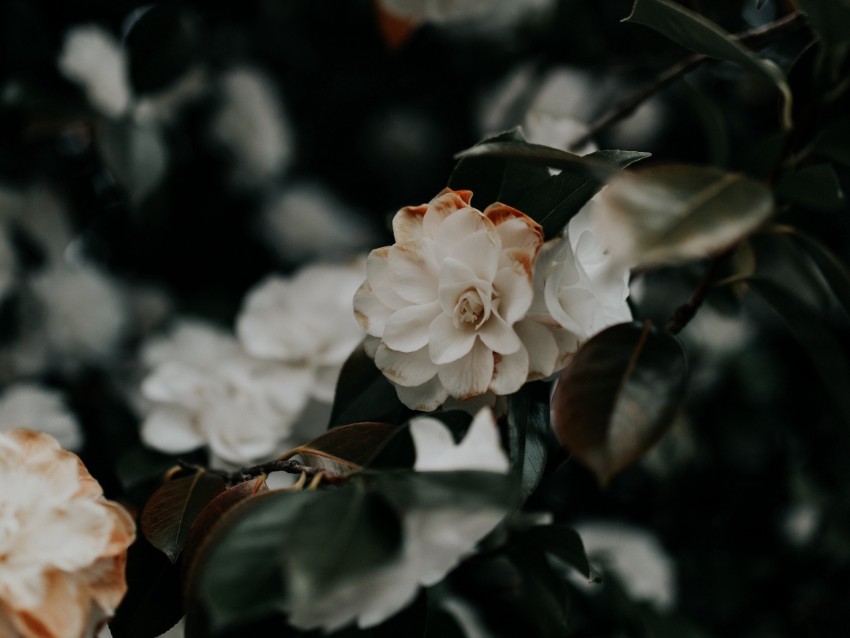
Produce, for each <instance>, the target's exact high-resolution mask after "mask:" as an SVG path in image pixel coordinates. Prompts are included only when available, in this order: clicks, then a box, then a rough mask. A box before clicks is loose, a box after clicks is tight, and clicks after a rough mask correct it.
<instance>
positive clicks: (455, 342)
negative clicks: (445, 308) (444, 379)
mask: <svg viewBox="0 0 850 638" xmlns="http://www.w3.org/2000/svg"><path fill="white" fill-rule="evenodd" d="M474 343H475V330H473V328H472V326H469V327H466V326H465V325H463V326H461V327H460V328H455V325H454V322H453V321H452V318H451V317H450V316H449V315H447V314H444V313H440V315H439V316H438V317H437V318H436V319H434V321H432V322H431V326H430V328H429V330H428V351H429V353H430V355H431V360H432V361H433V362H434V363H437V364H443V363H450V362H452V361H457V360H458V359H460V358H461V357H463V356H466V355H467V354H468V353H469V351H470V350H471V349H472V346H473V344H474Z"/></svg>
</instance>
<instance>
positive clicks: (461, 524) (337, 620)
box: [288, 408, 509, 631]
mask: <svg viewBox="0 0 850 638" xmlns="http://www.w3.org/2000/svg"><path fill="white" fill-rule="evenodd" d="M410 431H411V435H412V436H413V442H414V445H415V447H416V464H415V466H414V468H415V469H416V470H417V471H419V472H439V471H453V470H481V471H486V472H497V473H500V474H506V473H507V472H508V469H509V461H508V457H507V455H506V454H505V452H504V451H503V450H502V448H501V446H500V443H499V431H498V429H497V427H496V421H495V419H494V418H493V413H492V412H491V410H490V409H489V408H484V409H482V410H481V411H480V412H479V413H478V414H477V415H476V416H475V418H474V419H473V421H472V424H471V425H470V427H469V430H468V431H467V433H466V436H465V437H464V439H463V440H462V441H461V442H460V443H459V444H455V443H454V440H453V438H452V435H451V433H450V432H449V430H448V428H446V426H445V425H443V424H442V423H441V422H440V421H438V420H436V419H432V418H430V417H420V418H418V419H414V420H413V421H411V424H410ZM504 514H505V513H504V511H503V510H501V509H498V508H488V507H478V508H475V509H469V508H464V507H453V508H452V507H450V508H446V507H443V508H439V509H435V508H428V507H421V506H420V507H411V508H409V509H407V510H406V511H405V512H404V514H403V517H402V534H403V538H404V540H403V544H402V548H401V555H400V556H399V557H398V558H397V559H396V560H395V561H394V562H393V563H391V564H389V565H386V566H384V567H381V568H378V569H376V570H373V571H372V572H369V573H367V574H365V575H364V576H363V577H359V578H357V580H355V581H352V582H347V583H343V584H341V585H340V586H339V587H337V589H336V590H335V591H332V592H330V593H328V594H327V595H325V596H322V597H321V599H316V598H315V597H312V596H310V597H299V596H298V591H297V589H296V590H295V591H290V594H289V600H288V605H289V613H290V615H289V622H290V623H291V624H293V625H294V626H296V627H299V628H302V629H313V628H316V627H321V628H323V629H324V630H326V631H333V630H335V629H338V628H340V627H343V626H344V625H347V624H348V623H350V622H352V621H354V620H356V621H357V624H358V626H359V627H361V628H367V627H372V626H374V625H378V624H380V623H382V622H383V621H384V620H386V619H387V618H389V617H390V616H392V615H393V614H395V613H397V612H398V611H400V610H401V609H403V608H404V607H405V606H406V605H408V604H410V602H411V601H413V599H414V598H415V597H416V594H417V592H418V591H419V588H420V587H429V586H431V585H434V584H436V583H438V582H439V581H441V580H442V579H443V578H445V576H446V574H448V573H449V571H451V570H452V569H453V568H454V567H455V566H456V565H457V564H458V563H459V562H460V561H461V559H462V558H463V557H464V556H466V555H468V554H469V553H470V552H472V551H473V549H474V548H475V546H476V545H477V544H478V542H479V541H480V540H481V539H482V538H484V537H485V536H486V535H487V534H489V533H490V532H491V531H492V530H493V529H494V528H495V527H496V525H498V524H499V522H500V521H501V520H502V518H503V517H504Z"/></svg>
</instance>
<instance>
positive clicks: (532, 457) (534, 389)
mask: <svg viewBox="0 0 850 638" xmlns="http://www.w3.org/2000/svg"><path fill="white" fill-rule="evenodd" d="M548 434H549V384H548V383H543V382H536V383H527V384H526V385H524V386H523V387H522V388H521V389H520V390H519V392H517V393H516V394H513V395H511V396H510V397H509V398H508V439H509V449H510V454H511V466H512V467H513V470H514V472H516V473H517V474H519V476H520V484H521V490H522V498H523V499H526V498H528V497H529V496H530V495H531V493H532V492H534V490H535V489H537V486H538V485H539V484H540V479H541V478H543V470H545V469H546V458H547V455H548V446H547V435H548Z"/></svg>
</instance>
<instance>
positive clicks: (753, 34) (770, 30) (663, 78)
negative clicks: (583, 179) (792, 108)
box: [570, 11, 804, 150]
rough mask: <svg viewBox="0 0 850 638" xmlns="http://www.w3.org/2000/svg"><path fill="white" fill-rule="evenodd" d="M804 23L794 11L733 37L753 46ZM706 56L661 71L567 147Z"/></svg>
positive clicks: (589, 136) (582, 141)
mask: <svg viewBox="0 0 850 638" xmlns="http://www.w3.org/2000/svg"><path fill="white" fill-rule="evenodd" d="M803 24H804V22H803V18H802V14H801V13H800V12H799V11H794V12H793V13H789V14H788V15H787V16H785V17H783V18H780V19H779V20H775V21H774V22H769V23H768V24H764V25H762V26H760V27H756V28H754V29H747V30H746V31H741V32H740V33H736V34H734V35H733V36H732V37H733V38H734V39H735V40H737V41H738V42H740V43H741V44H746V45H748V46H751V47H753V48H756V47H758V46H760V45H761V44H763V43H764V42H765V41H767V40H770V39H771V38H773V37H775V36H776V35H778V34H781V33H785V32H790V31H794V30H796V29H797V28H799V27H800V26H802V25H803ZM708 59H709V58H708V56H706V55H703V54H701V53H694V54H692V55H689V56H687V57H685V58H683V59H682V60H680V61H679V62H677V63H676V64H674V65H673V66H671V67H670V68H668V69H667V70H666V71H664V72H662V73H661V74H660V75H659V76H658V77H656V78H655V80H653V81H652V82H650V83H649V84H646V85H644V86H642V87H641V88H639V89H638V90H637V91H635V92H634V93H632V94H631V95H630V96H629V97H627V98H626V99H625V100H623V101H622V102H620V103H619V104H617V105H616V106H614V107H613V108H612V109H610V110H608V111H607V112H605V113H604V114H603V115H602V116H601V117H599V118H598V119H597V120H596V121H595V122H593V124H591V125H590V128H589V129H588V130H587V132H586V133H585V134H584V135H582V136H581V137H579V138H578V139H577V140H575V141H574V142H573V143H572V144H570V149H571V150H573V149H576V148H580V147H582V146H584V145H585V144H587V142H589V141H590V140H591V139H592V138H593V137H594V136H595V135H596V134H597V133H599V132H600V131H602V130H604V129H606V128H608V127H609V126H611V125H612V124H614V123H616V122H619V121H620V120H622V119H624V118H626V117H628V116H629V115H631V114H632V113H633V112H634V110H635V109H636V108H637V107H639V106H640V105H641V104H643V103H644V102H645V101H646V100H648V99H649V98H650V97H652V96H653V95H655V94H656V93H658V92H659V91H661V90H662V89H664V88H666V87H667V86H669V85H670V84H672V83H673V82H675V81H676V80H677V79H679V78H680V77H682V76H683V75H685V74H686V73H688V72H690V71H693V70H694V69H695V68H697V67H698V66H699V65H701V64H702V63H703V62H705V61H706V60H708Z"/></svg>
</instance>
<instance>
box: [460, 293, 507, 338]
mask: <svg viewBox="0 0 850 638" xmlns="http://www.w3.org/2000/svg"><path fill="white" fill-rule="evenodd" d="M494 297H495V295H494ZM496 301H497V300H496V299H494V298H490V297H489V296H487V295H482V294H481V291H480V290H479V289H477V288H470V289H469V290H466V291H465V292H463V293H462V294H461V295H460V296H459V297H458V298H457V303H456V304H455V307H454V312H453V313H452V319H453V320H454V325H455V328H461V327H463V326H466V327H467V328H473V329H474V330H478V328H480V327H481V326H482V324H484V322H485V321H487V319H489V318H490V312H491V311H492V310H494V309H495V303H496Z"/></svg>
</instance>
